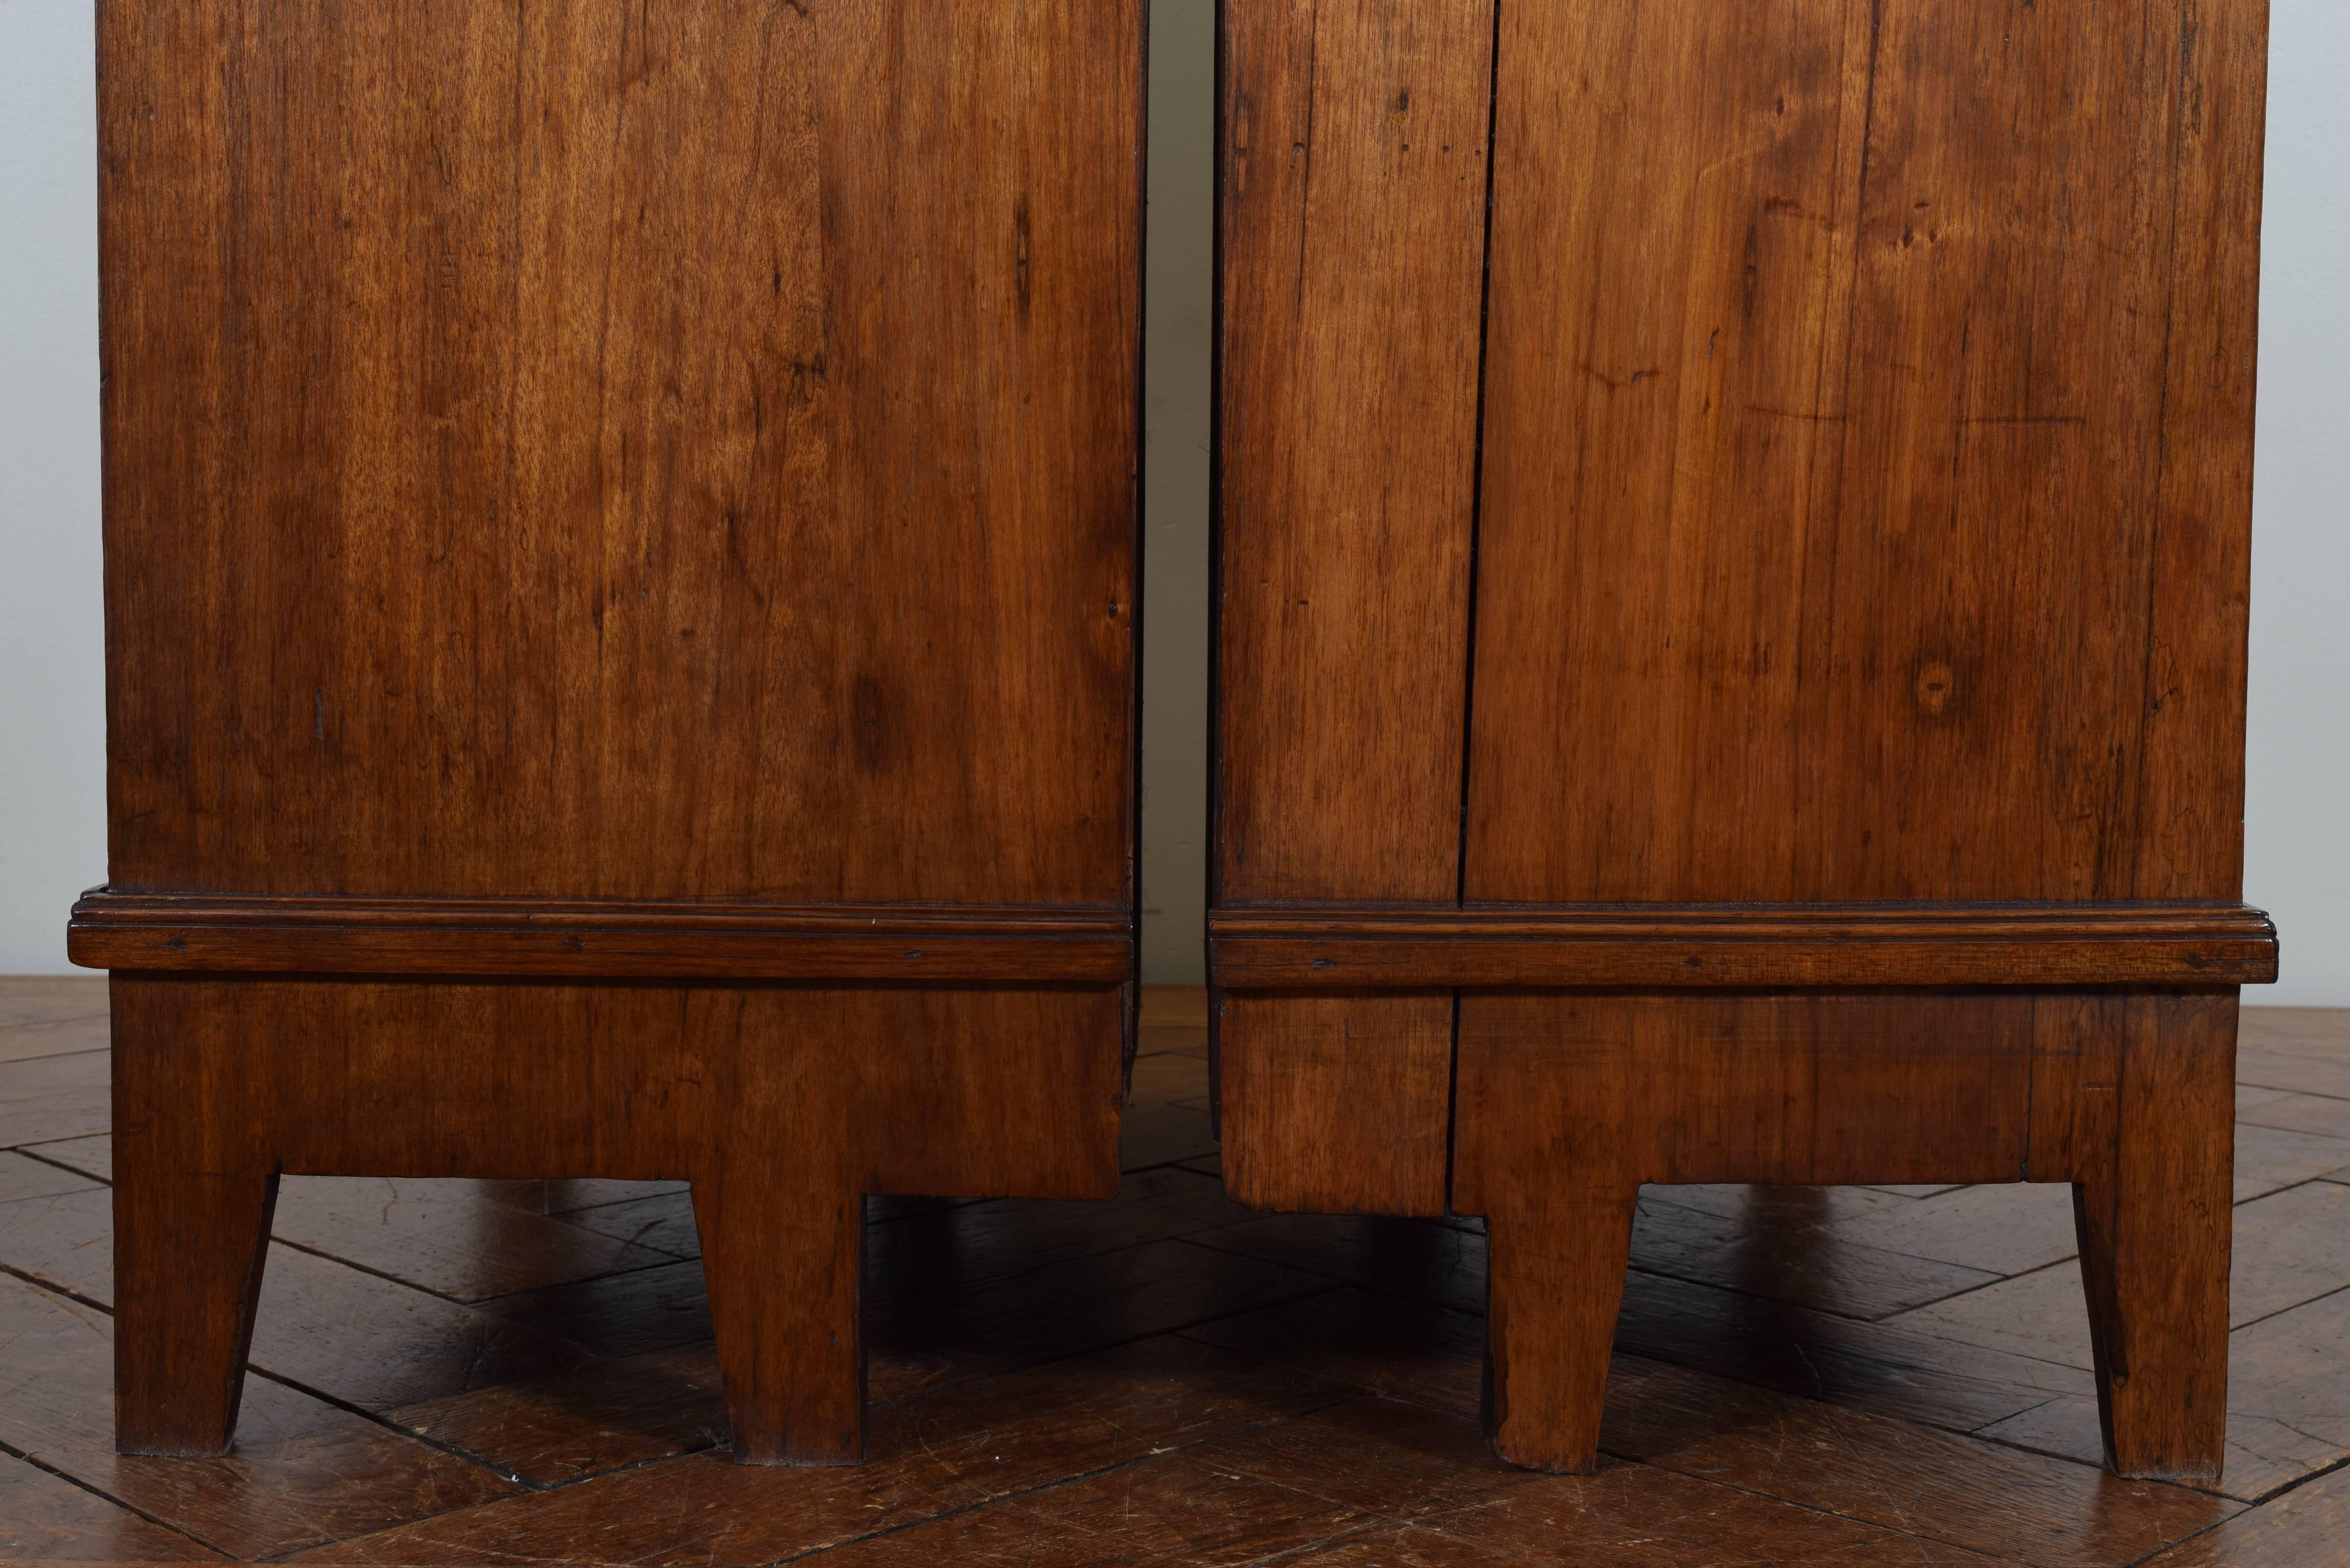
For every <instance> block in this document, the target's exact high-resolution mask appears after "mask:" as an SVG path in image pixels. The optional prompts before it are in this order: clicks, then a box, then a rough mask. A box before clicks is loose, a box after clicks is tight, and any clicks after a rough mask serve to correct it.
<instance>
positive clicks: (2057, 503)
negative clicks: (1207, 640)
mask: <svg viewBox="0 0 2350 1568" xmlns="http://www.w3.org/2000/svg"><path fill="white" fill-rule="evenodd" d="M1223 12H1224V28H1225V51H1226V62H1225V73H1224V84H1225V85H1224V93H1225V97H1224V102H1223V113H1224V138H1223V144H1222V219H1223V231H1222V232H1223V254H1222V270H1223V286H1224V288H1225V300H1224V309H1223V315H1222V368H1223V375H1222V394H1221V396H1222V411H1221V419H1222V427H1221V443H1222V444H1221V452H1222V481H1221V483H1222V520H1221V524H1220V529H1221V531H1220V561H1221V583H1220V587H1219V628H1220V631H1219V642H1218V666H1217V668H1218V693H1219V701H1218V709H1217V719H1216V735H1217V744H1218V755H1217V761H1216V787H1217V805H1216V853H1215V862H1214V872H1213V876H1214V898H1213V905H1214V910H1213V914H1212V916H1211V957H1212V968H1213V979H1214V981H1215V984H1216V987H1217V997H1216V1010H1217V1011H1216V1018H1217V1023H1218V1031H1219V1039H1218V1050H1219V1064H1220V1081H1221V1109H1222V1133H1223V1139H1224V1170H1225V1174H1226V1178H1227V1180H1228V1181H1229V1182H1230V1184H1231V1185H1232V1189H1233V1190H1234V1191H1235V1192H1236V1193H1237V1194H1238V1195H1239V1196H1240V1197H1242V1198H1243V1199H1245V1200H1247V1201H1249V1202H1252V1203H1254V1204H1257V1205H1260V1206H1263V1207H1268V1208H1281V1209H1287V1208H1298V1209H1336V1210H1364V1211H1370V1212H1379V1213H1397V1214H1440V1213H1443V1212H1445V1211H1447V1210H1451V1211H1454V1212H1460V1213H1467V1214H1480V1215H1483V1216H1485V1217H1486V1219H1487V1220H1488V1223H1489V1225H1490V1227H1491V1231H1492V1270H1493V1273H1492V1317H1491V1322H1490V1334H1491V1355H1492V1395H1491V1400H1490V1406H1489V1411H1488V1415H1489V1420H1490V1423H1491V1426H1492V1430H1493V1433H1494V1436H1495V1440H1496V1444H1497V1446H1498V1448H1499V1449H1500V1450H1501V1452H1502V1453H1503V1454H1504V1455H1505V1456H1506V1457H1509V1458H1511V1459H1516V1460H1519V1461H1520V1462H1523V1463H1526V1464H1530V1465H1536V1466H1542V1467H1547V1468H1555V1469H1585V1468H1587V1467H1589V1466H1590V1465H1591V1464H1592V1463H1593V1461H1594V1457H1595V1447H1594V1445H1595V1443H1596V1434H1597V1426H1598V1417H1599V1407H1600V1392H1601V1385H1602V1381H1603V1379H1604V1377H1605V1375H1606V1366H1607V1345H1608V1341H1609V1337H1610V1333H1611V1331H1612V1327H1613V1324H1614V1320H1615V1315H1616V1310H1617V1301H1618V1298H1619V1295H1620V1291H1621V1280H1622V1272H1623V1268H1624V1263H1625V1256H1626V1246H1627V1235H1628V1230H1629V1225H1630V1218H1631V1207H1632V1202H1633V1199H1634V1196H1635V1194H1636V1192H1637V1190H1638V1186H1639V1184H1640V1183H1642V1182H1644V1181H1755V1182H1836V1181H1858V1180H1866V1181H1873V1182H1922V1181H2016V1180H2026V1179H2029V1180H2035V1181H2064V1182H2070V1183H2072V1184H2074V1192H2075V1194H2076V1199H2077V1208H2078V1212H2079V1216H2080V1234H2081V1241H2082V1247H2083V1252H2084V1257H2085V1277H2086V1280H2087V1284H2088V1296H2089V1302H2088V1307H2089V1312H2090V1319H2091V1323H2092V1325H2093V1327H2094V1330H2095V1343H2096V1346H2097V1358H2098V1372H2099V1386H2100V1391H2101V1401H2102V1405H2103V1408H2104V1411H2105V1415H2106V1430H2107V1439H2108V1450H2109V1454H2110V1457H2111V1459H2112V1460H2113V1462H2114V1463H2115V1465H2116V1467H2117V1468H2119V1469H2123V1470H2124V1471H2126V1472H2128V1473H2132V1474H2145V1475H2167V1476H2177V1477H2210V1476H2212V1475H2215V1474H2216V1473H2217V1472H2218V1469H2219V1466H2220V1453H2221V1437H2222V1430H2223V1426H2224V1393H2225V1385H2226V1343H2225V1342H2226V1329H2227V1311H2226V1302H2227V1259H2228V1233H2229V1232H2228V1224H2229V1198H2230V1183H2229V1168H2230V1141H2229V1140H2230V1103H2231V1096H2230V1065H2231V1060H2232V1054H2233V1049H2234V1037H2235V1009H2236V995H2237V989H2236V988H2237V987H2238V986H2239V985H2240V984H2241V983H2243V982H2247V981H2262V980H2267V979H2271V978H2272V977H2273V973H2274V963H2275V946H2274V934H2273V931H2272V929H2271V928H2270V927H2269V924H2268V922H2267V920H2266V919H2265V918H2264V917H2262V916H2261V915H2260V914H2259V913H2258V912H2257V911H2253V910H2251V909H2245V908H2244V907H2243V906H2242V905H2241V902H2240V898H2241V887H2240V881H2241V817H2242V804H2243V782H2242V781H2243V774H2242V751H2243V694H2244V645H2245V600H2246V570H2247V565H2246V564H2247V555H2248V548H2249V518H2250V500H2251V435H2252V378H2253V351H2254V347H2255V307H2256V304H2257V293H2258V291H2257V276H2256V274H2257V253H2258V240H2259V198H2260V189H2261V180H2260V174H2261V144H2262V88H2263V70H2264V62H2265V50H2266V6H2265V3H2264V0H2156V3H2155V4H2151V5H2130V6H2121V5H2104V4H2097V3H2094V0H1995V3H1986V4H1971V3H1970V4H1958V3H1954V0H1771V3H1768V4H1758V5H1627V4H1615V3H1613V0H1525V3H1514V0H1513V3H1512V4H1507V5H1500V6H1499V7H1498V8H1497V7H1496V5H1494V4H1493V0H1462V3H1461V4H1459V5H1404V4H1388V5H1361V6H1328V5H1325V6H1322V7H1319V8H1318V9H1317V8H1315V7H1312V6H1301V5H1290V4H1284V3H1282V0H1224V5H1223Z"/></svg>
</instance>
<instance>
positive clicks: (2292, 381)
mask: <svg viewBox="0 0 2350 1568" xmlns="http://www.w3.org/2000/svg"><path fill="white" fill-rule="evenodd" d="M2270 26H2271V28H2272V32H2271V34H2270V40H2269V151H2268V189H2267V193H2266V200H2267V206H2266V209H2265V213H2264V217H2263V221H2262V236H2261V238H2262V258H2261V268H2262V270H2261V427H2260V450H2259V453H2258V455H2257V458H2256V460H2255V462H2254V464H2253V477H2252V484H2253V500H2252V680H2251V734H2250V737H2249V742H2248V750H2249V753H2250V754H2249V756H2248V757H2247V759H2246V765H2247V769H2248V772H2247V775H2246V784H2247V798H2246V800H2245V803H2244V850H2245V861H2244V897H2245V898H2247V899H2249V900H2250V901H2251V902H2252V903H2255V904H2258V905H2260V906H2261V907H2262V908H2263V909H2267V910H2268V911H2269V912H2270V913H2271V914H2272V915H2274V916H2275V917H2276V921H2277V930H2278V932H2279V934H2280V936H2281V937H2282V941H2283V946H2284V961H2283V966H2282V967H2283V978H2282V980H2281V981H2279V983H2278V984H2276V985H2275V986H2273V987H2271V988H2268V989H2267V990H2265V991H2262V992H2247V993H2246V994H2247V995H2248V996H2250V997H2251V1000H2253V1001H2255V1002H2297V1003H2303V1004H2307V1005H2318V1006H2326V1007H2342V1006H2350V5H2345V4H2343V0H2274V4H2273V7H2272V10H2271V13H2270Z"/></svg>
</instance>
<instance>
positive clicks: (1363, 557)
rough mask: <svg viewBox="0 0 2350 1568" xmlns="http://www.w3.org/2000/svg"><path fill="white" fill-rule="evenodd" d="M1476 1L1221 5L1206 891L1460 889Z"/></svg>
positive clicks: (1488, 10) (1478, 177)
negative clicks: (1213, 657)
mask: <svg viewBox="0 0 2350 1568" xmlns="http://www.w3.org/2000/svg"><path fill="white" fill-rule="evenodd" d="M1492 26H1493V13H1492V5H1491V4H1490V0H1464V3H1462V4H1457V5H1456V4H1446V5H1412V4H1407V3H1405V0H1376V3H1372V4H1364V5H1321V6H1315V5H1310V4H1307V3H1305V0H1264V3H1262V4H1250V5H1228V6H1227V7H1226V10H1225V29H1226V31H1225V39H1224V48H1225V67H1224V80H1225V89H1224V91H1225V100H1224V106H1223V107H1224V115H1225V123H1224V133H1223V142H1224V145H1223V160H1224V164H1223V172H1222V213H1223V287H1224V290H1225V294H1224V305H1223V318H1222V366H1223V378H1222V394H1221V395H1222V400H1223V401H1222V535H1221V540H1220V557H1221V563H1222V566H1221V581H1220V584H1219V587H1218V594H1219V620H1218V626H1219V641H1218V649H1217V659H1218V661H1219V663H1218V694H1219V695H1218V717H1217V742H1218V747H1217V763H1216V766H1217V769H1218V792H1217V793H1218V801H1219V806H1218V814H1217V815H1218V832H1217V848H1216V866H1217V880H1218V893H1219V897H1220V899H1221V901H1223V902H1246V901H1249V900H1252V899H1263V898H1392V899H1401V900H1408V901H1415V902H1435V903H1450V902H1451V901H1452V899H1453V898H1454V897H1455V895H1456V893H1457V892H1458V883H1459V857H1460V816H1459V812H1460V804H1461V730H1462V725H1463V723H1464V722H1465V720H1464V709H1465V704H1466V701H1467V683H1468V618H1469V578H1470V554H1471V527H1472V513H1473V507H1474V501H1475V495H1474V490H1475V452H1476V444H1477V379H1478V356H1479V330H1480V312H1481V308H1482V304H1481V302H1482V289H1483V251H1484V213H1485V194H1486V138H1487V132H1488V129H1489V109H1490V102H1491V88H1492V68H1491V67H1492Z"/></svg>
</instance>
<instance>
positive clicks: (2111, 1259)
mask: <svg viewBox="0 0 2350 1568" xmlns="http://www.w3.org/2000/svg"><path fill="white" fill-rule="evenodd" d="M2235 1041H2236V1004H2235V1000H2234V998H2233V996H2232V995H2230V996H2229V997H2227V998H2225V999H2220V998H2214V997H2204V996H2188V997H2166V998H2159V999H2147V1000H2144V1001H2141V1002H2136V1003H2134V1004H2133V1007H2132V1009H2131V1028H2130V1030H2129V1037H2128V1039H2127V1040H2126V1042H2125V1044H2124V1046H2123V1049H2122V1052H2121V1054H2120V1061H2121V1070H2120V1074H2119V1080H2120V1081H2119V1083H2118V1084H2117V1085H2116V1105H2115V1116H2114V1127H2113V1137H2112V1142H2111V1143H2110V1144H2109V1145H2108V1146H2107V1147H2106V1148H2104V1149H2102V1150H2100V1151H2098V1156H2097V1158H2094V1159H2092V1160H2090V1161H2087V1162H2085V1164H2084V1167H2083V1168H2082V1170H2081V1172H2080V1179H2078V1180H2076V1181H2075V1182H2074V1187H2073V1205H2074V1220H2075V1222H2076V1224H2077V1225H2078V1228H2079V1232H2080V1241H2081V1279H2082V1283H2083V1286H2084V1288H2085V1292H2086V1293H2087V1296H2088V1307H2089V1328H2090V1340H2091V1344H2092V1346H2093V1348H2094V1353H2095V1359H2096V1372H2097V1409H2098V1416H2099V1417H2100V1419H2101V1421H2102V1423H2103V1426H2104V1428H2105V1438H2106V1462H2107V1463H2108V1464H2110V1465H2112V1466H2113V1468H2114V1469H2115V1470H2116V1471H2117V1472H2118V1473H2120V1474H2122V1475H2126V1476H2137V1477H2145V1478H2149V1479H2161V1480H2218V1479H2219V1476H2220V1463H2221V1459H2222V1458H2223V1456H2224V1454H2225V1451H2226V1447H2227V1431H2228V1262H2229V1242H2230V1200H2231V1199H2232V1196H2233V1194H2232V1190H2231V1189H2232V1187H2233V1167H2234V1142H2233V1139H2234V1132H2235V1127H2234V1118H2235V1090H2234V1078H2235V1072H2234V1067H2235Z"/></svg>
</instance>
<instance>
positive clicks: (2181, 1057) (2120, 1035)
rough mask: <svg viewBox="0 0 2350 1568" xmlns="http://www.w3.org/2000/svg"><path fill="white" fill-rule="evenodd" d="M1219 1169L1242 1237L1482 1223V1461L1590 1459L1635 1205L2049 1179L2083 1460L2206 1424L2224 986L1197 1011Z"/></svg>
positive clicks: (2123, 1460) (2228, 1125) (2218, 1442)
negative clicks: (1486, 1270) (2055, 1192)
mask: <svg viewBox="0 0 2350 1568" xmlns="http://www.w3.org/2000/svg"><path fill="white" fill-rule="evenodd" d="M1214 1005H1215V1013H1214V1016H1215V1019H1216V1025H1217V1034H1216V1051H1217V1058H1218V1060H1217V1077H1218V1083H1219V1085H1220V1090H1221V1096H1222V1099H1221V1105H1220V1107H1219V1108H1220V1112H1221V1116H1222V1137H1223V1166H1224V1171H1225V1176H1226V1180H1227V1182H1228V1184H1229V1185H1230V1187H1231V1189H1232V1193H1233V1195H1234V1196H1235V1197H1237V1198H1239V1199H1242V1200H1243V1202H1246V1203H1249V1204H1251V1205H1252V1206H1253V1207H1257V1208H1261V1209H1272V1210H1321V1211H1336V1212H1357V1213H1375V1214H1400V1215H1419V1216H1424V1217H1430V1218H1433V1217H1437V1216H1440V1215H1444V1214H1448V1213H1450V1214H1464V1215H1482V1216H1483V1217H1484V1218H1485V1220H1486V1221H1487V1228H1488V1236H1489V1242H1488V1245H1489V1257H1490V1259H1491V1270H1492V1272H1491V1275H1490V1278H1489V1282H1488V1292H1489V1301H1490V1314H1491V1315H1490V1317H1489V1319H1488V1324H1487V1355H1488V1364H1489V1365H1488V1375H1487V1381H1486V1386H1487V1390H1488V1398H1487V1409H1486V1417H1487V1425H1488V1429H1489V1433H1490V1435H1491V1436H1492V1440H1493V1445H1494V1448H1495V1450H1496V1451H1497V1452H1498V1453H1500V1454H1501V1455H1502V1457H1503V1458H1504V1459H1509V1460H1511V1461H1513V1462H1514V1463H1517V1464H1521V1465H1525V1466H1528V1467H1530V1468H1533V1469H1545V1470H1560V1471H1583V1470H1588V1469H1592V1468H1593V1467H1594V1466H1595V1465H1596V1463H1597V1462H1598V1447H1597V1444H1598V1438H1599V1418H1600V1410H1601V1407H1602V1404H1603V1402H1604V1396H1605V1393H1606V1385H1607V1357H1608V1350H1609V1345H1610V1343H1611V1341H1612V1339H1613V1337H1614V1334H1615V1327H1616V1316H1617V1309H1618V1306H1619V1304H1620V1303H1621V1300H1622V1296H1623V1282H1624V1271H1625V1268H1626V1266H1627V1248H1628V1245H1629V1237H1630V1233H1631V1221H1632V1211H1633V1205H1634V1202H1635V1200H1636V1199H1637V1198H1638V1193H1639V1189H1640V1187H1641V1185H1642V1184H1643V1183H1647V1182H1665V1183H1681V1182H1756V1183H1764V1184H1780V1183H1783V1184H1794V1185H1805V1186H1810V1185H1828V1184H1838V1183H1865V1184H1872V1185H1901V1184H1908V1183H1921V1184H1922V1183H1945V1182H1970V1183H1983V1182H2017V1181H2043V1182H2064V1183H2069V1184H2071V1186H2072V1187H2073V1189H2074V1199H2075V1201H2074V1212H2075V1216H2076V1219H2077V1222H2078V1224H2077V1229H2078V1233H2079V1239H2080V1246H2081V1254H2082V1258H2083V1277H2084V1282H2085V1293H2086V1298H2087V1299H2086V1303H2085V1305H2086V1308H2087V1311H2088V1314H2089V1321H2090V1324H2091V1328H2092V1335H2091V1337H2092V1342H2093V1344H2094V1345H2095V1360H2096V1377H2097V1387H2098V1399H2099V1407H2100V1410H2101V1412H2102V1414H2103V1417H2104V1423H2105V1436H2106V1457H2107V1459H2108V1461H2109V1462H2110V1463H2111V1464H2112V1466H2113V1468H2114V1469H2116V1470H2117V1471H2119V1472H2120V1473H2122V1474H2124V1475H2128V1476H2138V1477H2159V1478H2164V1479H2168V1480H2212V1479H2216V1478H2217V1477H2218V1475H2219V1474H2220V1462H2221V1459H2222V1455H2223V1450H2224V1445H2225V1436H2226V1428H2227V1339H2228V1258H2229V1242H2230V1199H2231V1192H2230V1185H2231V1182H2230V1178H2231V1174H2232V1152H2233V1143H2232V1139H2233V1136H2234V1104H2235V1098H2234V1080H2235V1074H2234V1067H2235V1043H2236V1007H2237V1002H2236V992H2235V991H2234V990H2233V989H2232V988H2203V989H2177V990H2160V991H2157V990H2125V989H2115V988H2101V989H2095V990H2091V989H2073V990H2041V991H2025V990H2016V989H1976V990H1971V991H1966V992H1918V991H1892V990H1878V991H1870V992H1847V993H1843V994H1837V993H1821V992H1778V993H1773V992H1696V991H1689V990H1679V991H1664V990H1649V991H1638V992H1626V991H1617V992H1598V993H1593V992H1568V991H1550V992H1542V991H1519V990H1498V989H1496V990H1477V989H1470V990H1462V991H1461V992H1458V993H1457V994H1447V993H1445V992H1427V991H1395V992H1350V993H1342V994H1337V995H1329V994H1282V993H1278V992H1234V993H1228V994H1220V995H1218V996H1217V997H1216V998H1215V1002H1214Z"/></svg>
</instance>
